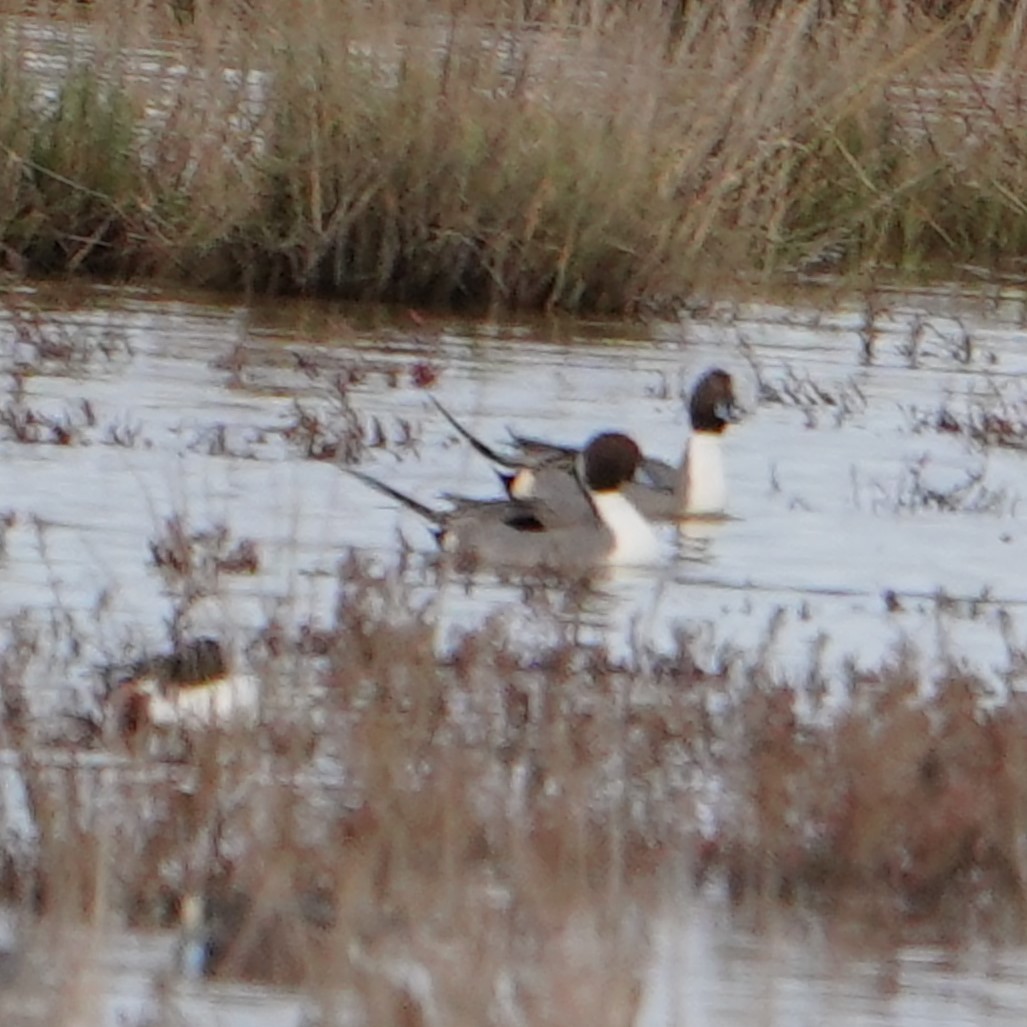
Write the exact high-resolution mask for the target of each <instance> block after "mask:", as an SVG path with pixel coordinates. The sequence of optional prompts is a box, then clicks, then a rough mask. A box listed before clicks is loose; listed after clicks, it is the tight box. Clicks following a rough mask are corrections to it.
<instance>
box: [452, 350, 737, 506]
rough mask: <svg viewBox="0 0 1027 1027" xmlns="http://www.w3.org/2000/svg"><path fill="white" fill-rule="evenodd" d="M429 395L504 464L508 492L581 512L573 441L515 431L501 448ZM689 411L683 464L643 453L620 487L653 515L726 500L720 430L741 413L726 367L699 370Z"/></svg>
mask: <svg viewBox="0 0 1027 1027" xmlns="http://www.w3.org/2000/svg"><path fill="white" fill-rule="evenodd" d="M433 402H434V403H435V406H436V407H437V408H438V409H439V411H440V412H441V413H442V414H443V416H444V417H445V418H446V419H447V420H448V421H449V423H450V424H451V425H452V426H453V427H454V428H455V429H456V431H457V432H459V433H460V435H462V436H463V437H464V438H465V439H467V441H468V442H470V443H471V445H472V446H474V448H475V449H476V450H478V452H480V453H482V454H483V455H485V456H486V457H488V458H489V459H490V460H492V461H493V462H494V463H496V464H498V465H500V466H501V467H503V468H505V470H504V471H502V472H500V477H501V478H502V480H503V483H504V486H505V488H506V491H507V494H508V495H509V496H510V497H511V498H512V499H521V500H528V499H534V500H538V499H541V500H544V501H545V502H546V503H547V504H548V506H549V507H550V509H551V511H552V516H553V517H556V518H560V517H563V518H566V519H567V520H570V521H573V520H575V519H577V518H578V517H580V516H581V507H582V501H583V497H582V493H581V489H580V488H578V487H576V484H575V482H574V481H573V479H572V478H571V476H570V474H569V473H568V472H569V471H571V470H572V468H573V466H574V461H575V458H576V456H577V452H578V450H577V449H576V448H575V447H573V446H564V445H560V444H558V443H553V442H548V441H546V440H543V439H536V438H531V437H529V436H525V435H517V434H514V435H513V444H514V447H515V451H516V452H515V453H514V455H512V456H504V455H503V454H501V453H499V452H497V451H496V450H494V449H493V448H492V447H490V446H488V445H487V444H486V443H484V442H482V441H481V440H480V439H479V438H477V437H476V436H475V435H472V434H471V432H470V431H468V430H467V429H466V428H465V427H464V426H463V425H461V424H460V423H459V421H457V420H456V418H454V417H453V415H452V414H450V413H449V412H448V411H447V410H446V409H445V408H444V407H443V406H442V404H441V403H439V402H438V400H435V399H434V398H433ZM688 412H689V419H690V420H691V423H692V433H691V435H690V436H689V438H688V441H687V442H686V443H685V451H684V453H683V454H682V458H681V465H680V466H679V467H673V466H671V465H670V464H668V463H666V462H664V461H663V460H657V459H654V458H652V457H646V456H642V457H641V458H640V459H639V462H638V466H637V468H636V471H635V473H634V475H633V477H632V480H631V481H629V482H627V484H626V486H625V488H624V495H625V496H626V497H627V498H628V499H630V500H631V502H632V503H633V504H634V505H635V507H636V508H637V509H638V511H639V512H640V513H641V514H642V515H643V516H644V517H646V518H648V519H650V520H677V519H679V518H682V517H720V516H723V514H724V511H725V508H726V506H727V480H726V476H725V474H724V462H723V456H722V452H721V449H722V447H721V438H722V436H723V434H724V431H725V430H726V428H727V426H728V425H729V424H733V423H735V422H736V421H737V420H738V418H739V414H740V410H739V407H738V404H737V402H736V400H735V393H734V383H733V382H732V380H731V375H730V374H728V373H727V371H724V370H721V369H720V368H713V369H712V370H709V371H707V372H706V373H705V374H703V375H702V377H701V378H699V380H698V381H697V382H696V383H695V386H694V387H693V389H692V394H691V397H690V399H689V404H688Z"/></svg>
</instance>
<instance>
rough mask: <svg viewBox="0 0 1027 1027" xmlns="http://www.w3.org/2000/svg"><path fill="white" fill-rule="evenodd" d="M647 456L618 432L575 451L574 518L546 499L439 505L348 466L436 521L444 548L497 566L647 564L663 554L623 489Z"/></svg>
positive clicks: (603, 435)
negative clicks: (576, 497)
mask: <svg viewBox="0 0 1027 1027" xmlns="http://www.w3.org/2000/svg"><path fill="white" fill-rule="evenodd" d="M641 459H642V454H641V451H640V450H639V448H638V446H637V445H636V444H635V442H634V441H633V440H632V439H630V438H628V437H627V436H626V435H622V434H620V433H619V432H603V433H601V434H599V435H596V436H595V437H593V438H592V439H591V440H590V441H589V443H588V445H586V446H585V448H584V449H583V450H582V451H581V452H580V454H577V455H576V459H575V461H574V470H573V473H571V474H566V475H565V477H566V478H567V480H568V481H569V482H570V483H571V484H572V485H573V487H574V488H576V489H577V490H578V492H579V494H580V501H579V502H578V506H577V511H578V512H577V515H576V516H575V517H574V518H569V517H568V516H567V515H566V512H564V511H557V510H554V509H553V506H552V504H551V503H550V502H549V501H548V500H547V499H545V498H533V499H521V498H514V499H499V500H484V501H475V500H457V501H456V503H455V504H454V505H453V506H452V508H451V509H449V510H441V511H440V510H434V509H432V508H431V507H428V506H425V505H424V504H422V503H420V502H418V501H417V500H415V499H412V498H411V497H410V496H407V495H406V494H405V493H402V492H400V491H398V490H397V489H394V488H393V487H392V486H391V485H386V484H385V483H384V482H381V481H379V480H378V479H377V478H373V477H371V476H369V475H366V474H363V473H361V472H359V471H353V470H350V472H349V473H350V474H352V475H354V476H355V477H357V478H359V479H360V480H361V481H363V482H364V483H365V484H367V485H369V486H371V487H372V488H375V489H377V490H378V491H379V492H383V493H384V494H385V495H388V496H391V497H392V498H393V499H396V500H397V501H399V502H400V503H402V504H404V505H405V506H407V507H409V508H410V509H412V510H414V511H415V512H416V513H418V514H420V515H421V516H422V517H424V518H425V520H427V521H429V522H430V523H432V524H434V525H435V537H436V540H437V542H438V544H439V546H440V548H441V549H442V550H443V551H445V552H447V553H453V554H455V555H456V556H457V557H459V558H461V560H464V561H467V560H469V561H472V562H474V563H475V564H477V563H482V564H488V565H493V566H505V567H518V568H547V569H558V570H565V571H566V570H569V571H582V572H585V571H588V570H590V569H594V568H596V567H598V566H603V565H615V564H616V565H622V564H649V563H653V562H655V561H656V560H657V559H658V558H659V556H660V553H661V546H660V540H659V538H658V537H657V535H656V533H655V531H654V530H653V527H652V525H651V524H650V523H649V522H648V521H647V520H646V518H645V517H643V516H642V514H641V513H639V511H638V509H637V508H636V507H635V505H634V504H633V503H632V502H631V500H630V499H628V498H627V496H626V495H625V494H624V491H623V487H624V485H625V484H626V483H627V482H629V481H630V480H631V478H632V476H633V475H634V474H635V472H636V471H637V469H638V464H639V462H640V460H641Z"/></svg>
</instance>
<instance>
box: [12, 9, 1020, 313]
mask: <svg viewBox="0 0 1027 1027" xmlns="http://www.w3.org/2000/svg"><path fill="white" fill-rule="evenodd" d="M172 6H173V5H172ZM4 7H5V9H6V10H7V11H8V12H18V11H19V10H20V11H22V12H24V11H25V10H27V11H28V15H29V16H23V17H21V18H11V19H9V20H8V22H7V23H6V25H5V35H4V37H3V48H4V61H3V69H4V70H3V89H2V90H0V94H2V101H0V146H2V148H3V153H5V154H6V158H5V160H4V161H3V164H2V176H3V177H2V179H0V188H2V190H3V193H4V195H5V196H7V197H8V198H9V202H8V203H7V204H6V206H5V208H4V210H3V211H0V243H2V245H3V246H4V251H5V253H6V254H7V256H8V264H9V265H11V266H16V267H21V268H23V269H25V268H27V269H31V270H36V271H62V272H63V271H74V270H79V269H81V270H90V271H93V272H97V273H108V274H111V273H113V274H125V275H128V274H131V275H140V274H156V275H163V276H166V277H171V278H175V279H178V280H189V281H199V282H205V283H208V284H215V285H221V286H225V287H231V288H238V287H240V286H245V287H253V288H260V289H267V290H272V291H274V290H304V291H311V292H325V293H332V294H339V295H346V296H352V297H361V298H368V299H394V300H402V301H405V302H411V303H430V302H435V303H440V304H460V303H469V304H479V305H480V304H490V303H491V304H496V305H502V306H507V307H559V308H564V309H571V310H583V309H592V310H614V311H624V310H630V309H634V308H638V307H663V306H670V305H674V304H676V303H678V302H680V301H681V300H682V299H683V298H684V297H686V296H687V295H688V294H689V293H690V292H691V291H692V290H693V289H694V288H695V287H696V286H700V285H707V286H708V285H711V284H716V283H727V282H731V281H734V280H738V279H741V280H745V281H747V282H751V281H752V280H753V279H754V278H758V277H762V278H764V279H765V280H769V281H778V280H781V279H782V277H786V278H787V277H788V276H792V275H794V274H795V273H796V272H797V271H798V272H802V271H805V270H814V269H816V268H818V267H822V266H830V267H834V268H842V269H848V270H851V271H854V272H861V273H863V275H864V277H869V278H871V279H872V278H873V277H874V275H875V274H876V273H877V269H878V268H879V267H880V266H881V265H882V264H885V265H889V266H891V267H893V268H895V267H897V268H899V269H902V270H906V271H914V272H922V271H924V270H925V269H927V268H928V267H930V266H932V265H933V266H936V267H937V266H939V265H940V266H942V267H943V268H944V270H945V273H947V274H951V272H952V264H953V262H968V261H982V262H985V263H988V264H991V265H992V266H995V265H997V264H999V263H1001V262H1003V261H1006V260H1013V259H1016V258H1018V257H1019V254H1020V253H1021V252H1022V249H1023V240H1024V239H1025V238H1027V209H1025V208H1024V207H1023V205H1022V204H1021V203H1020V202H1019V201H1018V200H1017V197H1018V196H1020V195H1022V194H1023V192H1024V188H1023V186H1024V182H1023V181H1022V176H1023V174H1024V172H1023V169H1024V167H1025V166H1027V164H1025V162H1024V161H1023V160H1022V159H1021V158H1022V151H1023V148H1024V138H1023V132H1022V127H1021V124H1020V119H1019V118H1018V116H1017V112H1018V110H1019V109H1020V105H1021V104H1022V100H1023V92H1024V85H1023V82H1024V80H1023V77H1022V71H1021V63H1022V61H1021V58H1020V54H1021V53H1022V52H1023V49H1024V48H1023V47H1022V45H1021V44H1022V41H1023V24H1024V5H1023V4H1022V3H1009V4H983V3H981V2H977V0H967V2H965V3H956V4H931V3H924V4H920V5H918V4H891V3H885V2H883V0H856V2H853V3H845V4H837V5H834V4H828V3H824V2H822V0H798V2H795V3H788V4H783V3H782V4H762V3H751V2H750V0H724V2H720V3H716V4H706V3H694V4H693V3H688V4H680V5H663V6H661V5H657V4H643V5H634V4H631V5H629V4H623V3H612V4H605V5H594V4H589V5H587V7H582V6H581V5H577V4H558V3H543V4H535V5H531V6H530V7H528V8H526V7H524V6H522V5H514V4H497V3H494V2H490V0H476V2H474V3H471V4H466V3H465V4H461V5H459V7H451V6H450V7H439V6H437V5H435V4H431V3H419V2H417V0H405V2H403V3H401V4H390V5H388V6H386V7H381V6H380V5H377V6H375V7H374V8H369V7H367V6H366V5H365V4H362V3H357V2H355V0H340V2H339V3H333V4H309V5H305V6H304V7H303V9H302V14H301V15H300V14H297V15H295V16H283V7H282V4H281V3H279V2H274V0H251V2H249V3H247V4H246V5H244V6H240V5H234V4H214V3H202V4H197V5H196V6H195V9H194V10H193V12H192V15H191V16H188V17H176V16H174V12H173V11H171V12H170V13H169V10H170V8H169V7H168V6H164V5H160V4H152V3H148V2H146V3H143V2H133V0H122V2H113V0H112V2H109V3H99V2H97V3H93V4H90V5H70V4H69V5H64V6H55V7H53V8H49V9H48V10H47V13H46V14H45V15H44V13H43V11H42V10H41V9H40V8H39V7H37V6H36V5H35V4H34V3H33V4H26V5H25V6H24V7H23V6H22V5H20V4H18V3H16V2H12V0H8V2H7V3H6V4H5V5H4ZM41 21H42V22H43V25H42V28H44V29H52V30H54V31H56V32H57V33H58V37H59V38H61V34H62V33H63V34H66V35H65V36H64V37H63V38H65V39H66V40H67V46H66V49H65V51H64V53H65V54H66V56H67V64H68V69H69V73H68V74H67V75H66V76H62V74H61V73H60V71H59V70H57V71H55V72H54V73H53V75H54V78H55V79H56V80H57V82H56V83H51V93H50V95H51V100H50V102H48V103H40V101H39V90H40V83H39V80H38V78H37V77H35V74H34V73H33V72H32V71H31V70H30V64H31V62H30V58H31V56H32V54H33V53H34V52H35V50H37V49H38V48H39V47H40V45H41V44H40V42H39V31H40V27H41V26H40V22H41ZM140 47H147V48H149V49H148V56H147V63H146V67H145V69H142V70H141V68H140V65H141V63H142V62H141V59H140V56H139V49H138V48H140ZM101 67H102V68H103V69H104V72H103V74H99V73H97V72H96V71H95V70H93V69H97V68H101ZM942 69H944V70H942ZM53 85H56V86H57V87H58V88H57V93H56V97H53V94H52V88H53Z"/></svg>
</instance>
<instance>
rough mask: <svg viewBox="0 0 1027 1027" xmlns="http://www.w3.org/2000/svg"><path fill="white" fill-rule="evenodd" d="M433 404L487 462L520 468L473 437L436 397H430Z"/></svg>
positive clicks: (514, 462) (508, 458)
mask: <svg viewBox="0 0 1027 1027" xmlns="http://www.w3.org/2000/svg"><path fill="white" fill-rule="evenodd" d="M428 398H429V399H430V400H431V401H432V403H434V404H435V409H436V410H438V412H439V413H440V414H442V416H443V417H444V418H445V419H446V420H447V421H449V423H450V425H451V426H452V428H453V430H454V431H455V432H456V433H457V434H458V435H459V436H461V437H462V438H464V439H466V440H467V441H468V442H469V443H470V444H471V445H472V446H473V447H474V448H475V449H476V450H477V451H478V452H479V453H481V455H482V456H483V457H485V459H486V460H491V461H492V462H493V463H495V464H499V465H500V466H501V467H511V468H514V467H517V466H519V465H518V463H517V461H516V460H513V459H511V458H510V457H508V456H504V455H503V454H502V453H500V452H498V451H497V450H495V449H493V448H492V447H491V446H490V445H488V443H486V442H482V441H481V439H479V438H478V436H477V435H472V434H471V432H470V431H469V430H468V429H467V428H465V427H464V426H463V425H462V424H461V423H460V422H459V421H458V420H457V419H456V418H455V417H454V416H453V415H452V414H451V413H450V412H449V411H448V410H447V409H446V408H445V407H444V406H443V405H442V404H441V403H440V402H439V401H438V400H437V399H436V398H435V397H434V396H429V397H428Z"/></svg>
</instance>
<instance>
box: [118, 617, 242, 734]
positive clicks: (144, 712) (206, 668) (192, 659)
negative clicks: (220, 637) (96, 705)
mask: <svg viewBox="0 0 1027 1027" xmlns="http://www.w3.org/2000/svg"><path fill="white" fill-rule="evenodd" d="M105 677H106V678H107V681H108V694H107V703H108V707H109V709H111V710H112V711H113V713H114V717H115V723H116V726H117V730H118V733H119V734H120V735H121V736H122V737H123V738H126V739H130V738H132V737H133V736H135V735H136V734H138V733H139V732H141V731H144V730H146V729H147V728H175V727H178V728H183V729H186V730H196V729H201V728H205V727H228V726H231V725H233V724H237V723H240V722H247V723H252V722H253V721H254V720H256V717H257V712H258V706H259V698H260V689H259V684H258V682H257V680H256V679H255V678H253V677H251V676H249V675H246V674H240V673H233V672H232V671H230V669H229V667H228V661H227V660H226V658H225V653H224V650H223V649H222V646H221V643H220V642H218V641H217V639H214V638H207V637H203V638H197V639H194V640H191V641H186V642H183V643H181V644H179V645H177V646H176V647H175V648H174V649H172V650H171V651H170V652H168V653H161V654H159V655H157V656H150V657H144V658H143V659H141V660H137V661H136V662H135V663H132V664H129V665H128V666H127V667H112V668H107V670H106V671H105Z"/></svg>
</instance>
